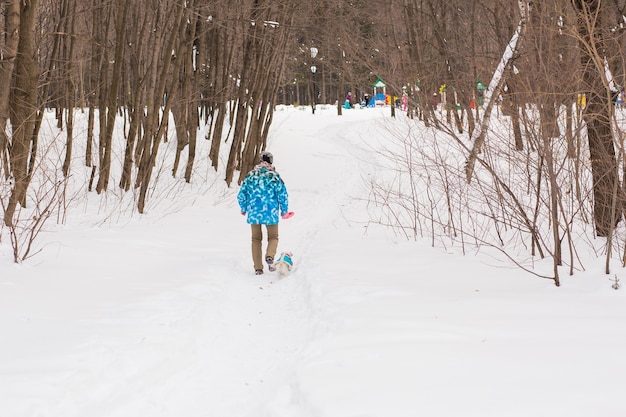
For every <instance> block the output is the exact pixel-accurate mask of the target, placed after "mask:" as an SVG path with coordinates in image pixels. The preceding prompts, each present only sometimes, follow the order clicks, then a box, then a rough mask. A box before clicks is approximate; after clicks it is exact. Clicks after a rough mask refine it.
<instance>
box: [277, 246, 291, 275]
mask: <svg viewBox="0 0 626 417" xmlns="http://www.w3.org/2000/svg"><path fill="white" fill-rule="evenodd" d="M292 257H293V254H292V253H291V252H283V253H281V254H280V256H279V257H278V258H276V260H275V261H274V267H275V268H276V271H277V272H278V274H279V275H282V276H286V275H287V274H288V273H289V271H291V269H292V268H293V259H292Z"/></svg>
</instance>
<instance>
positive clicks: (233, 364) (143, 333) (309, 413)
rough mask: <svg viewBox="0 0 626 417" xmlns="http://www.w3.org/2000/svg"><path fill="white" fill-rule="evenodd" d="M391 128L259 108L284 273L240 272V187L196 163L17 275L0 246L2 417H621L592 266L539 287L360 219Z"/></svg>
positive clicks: (365, 120) (615, 348)
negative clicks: (288, 267) (285, 205)
mask: <svg viewBox="0 0 626 417" xmlns="http://www.w3.org/2000/svg"><path fill="white" fill-rule="evenodd" d="M388 113H389V110H388V109H361V110H356V109H355V110H344V112H343V116H341V117H338V116H337V115H336V111H335V110H334V109H332V108H329V109H323V108H320V109H319V110H318V111H317V112H316V114H315V115H312V114H311V113H310V109H305V110H298V111H296V110H291V109H280V110H279V111H277V113H276V116H275V122H274V124H273V127H272V132H271V134H270V138H269V150H270V151H271V152H273V154H274V159H275V165H276V168H277V170H278V171H279V172H280V173H281V175H282V177H283V179H284V180H285V182H286V185H287V188H288V191H289V195H290V210H293V211H295V212H296V215H295V216H294V217H293V218H292V219H290V220H287V221H282V222H281V225H280V246H279V251H280V250H288V251H292V252H293V253H294V261H295V265H296V268H295V269H294V270H293V271H292V273H291V274H290V275H289V276H288V277H286V278H284V279H279V278H278V276H277V275H276V274H272V273H267V272H266V274H265V275H262V276H260V277H259V276H255V275H254V270H253V268H252V261H251V257H250V230H249V226H248V225H247V224H246V223H245V220H244V218H243V217H242V216H241V215H240V213H239V209H238V207H237V205H236V192H237V186H236V184H234V185H232V186H231V187H230V188H227V187H226V186H225V184H224V183H223V181H222V180H221V179H222V178H223V173H222V172H218V173H216V174H213V173H211V171H210V168H203V166H205V165H206V161H204V164H203V162H202V161H199V162H198V163H197V167H198V168H197V170H198V172H197V175H196V177H195V179H194V181H192V184H191V185H187V184H185V183H184V182H183V181H182V180H176V181H172V180H171V179H168V178H167V177H168V172H165V171H164V173H163V175H162V177H163V178H162V180H160V181H172V182H173V184H174V185H172V186H171V187H170V188H169V189H168V190H169V191H168V192H165V191H161V192H160V194H158V195H153V196H151V197H150V198H151V200H150V201H151V203H150V208H149V210H148V212H147V213H146V214H144V215H139V214H137V213H131V212H130V210H129V209H128V208H124V207H126V206H124V204H122V203H119V205H117V206H116V204H117V203H116V202H115V201H114V200H115V198H119V199H120V201H122V200H123V197H107V198H104V200H107V201H106V203H103V202H102V200H103V199H102V198H101V197H99V196H97V195H95V194H94V193H92V194H90V195H89V203H84V202H83V201H82V200H81V199H76V200H75V201H74V204H73V206H72V208H71V209H70V210H69V211H68V221H67V222H66V224H64V225H62V226H56V225H53V224H52V221H50V224H49V225H48V227H47V231H46V232H44V233H43V234H42V235H41V236H40V237H39V238H38V243H39V245H43V252H41V253H40V254H38V255H36V256H35V257H32V258H30V259H29V260H28V261H27V262H24V263H22V264H14V263H13V262H12V259H13V258H12V252H11V247H10V243H9V238H8V235H7V234H6V232H5V233H4V234H3V235H2V242H1V243H0V334H1V337H0V416H2V417H131V416H132V417H137V416H145V417H183V416H184V417H381V416H385V417H402V416H406V417H414V416H428V417H460V416H463V417H474V416H476V417H516V416H519V417H539V416H546V417H561V416H563V417H566V416H567V417H589V416H602V417H618V416H620V417H621V416H624V415H626V355H625V354H624V352H625V351H626V332H625V331H624V329H625V328H626V300H625V298H624V291H623V290H619V291H615V290H613V289H611V286H610V282H609V280H608V278H607V276H606V275H603V274H601V273H599V272H598V271H601V270H602V267H601V264H602V262H603V261H602V260H598V261H597V264H598V265H592V266H591V267H590V268H589V269H588V272H578V273H577V274H576V275H574V276H571V277H570V276H567V275H566V274H563V276H562V277H561V280H562V286H561V287H560V288H557V287H555V286H554V284H553V283H552V282H551V281H550V280H546V279H541V278H537V277H534V276H533V275H530V274H528V273H525V272H522V271H520V270H519V269H516V268H514V267H513V266H510V267H507V266H506V264H505V263H503V262H501V261H496V260H494V258H493V257H490V256H487V255H484V254H471V255H466V256H461V255H460V254H459V253H458V251H456V250H454V248H446V249H443V248H433V247H431V245H430V241H427V240H425V241H421V240H418V241H405V240H402V239H401V238H397V237H394V235H393V234H391V233H390V232H389V231H386V230H384V229H382V228H381V227H378V226H376V225H374V224H372V223H370V222H368V211H367V208H366V205H367V200H368V195H369V192H370V189H369V179H370V178H372V177H375V176H376V174H377V166H376V157H377V155H376V153H375V152H372V147H373V146H377V145H376V144H378V143H380V140H381V138H382V139H383V140H384V138H385V135H386V133H385V132H386V131H387V127H388V126H389V125H390V124H393V123H403V122H404V120H403V118H404V116H403V115H402V114H400V115H399V116H398V117H397V118H396V119H395V120H393V119H391V118H390V117H389V114H388ZM83 140H84V139H83ZM78 141H80V139H78ZM201 142H202V143H201V146H200V149H204V147H206V145H207V142H206V141H201ZM224 146H229V144H225V145H224ZM174 147H175V143H173V141H172V142H171V143H169V146H168V147H166V148H167V149H174ZM163 152H165V151H163ZM202 152H204V151H203V150H200V151H199V155H200V154H201V153H202ZM77 158H79V157H77ZM202 158H205V159H206V157H204V156H201V157H200V159H202ZM77 161H78V159H77ZM118 162H119V156H118ZM114 163H116V162H114ZM79 164H80V162H77V165H79ZM222 165H223V164H222ZM203 169H205V171H204V172H203V171H202V170H203ZM220 169H223V167H220ZM199 178H200V179H199ZM117 180H118V178H114V179H113V180H112V181H111V184H117ZM111 188H114V186H112V187H111ZM112 194H113V195H114V196H115V195H117V194H120V193H119V192H118V191H114V192H113V193H112ZM592 262H593V261H592ZM588 266H589V265H588ZM548 268H549V267H548ZM618 275H623V274H622V273H621V271H618Z"/></svg>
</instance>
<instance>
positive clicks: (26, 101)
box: [4, 0, 39, 226]
mask: <svg viewBox="0 0 626 417" xmlns="http://www.w3.org/2000/svg"><path fill="white" fill-rule="evenodd" d="M20 4H21V6H20V7H21V12H20V25H19V33H20V38H19V42H18V47H17V59H16V61H15V71H14V87H15V88H14V92H13V95H12V99H11V104H10V106H11V111H10V113H11V114H10V116H11V117H10V118H11V125H12V127H13V129H12V131H13V138H12V146H11V153H10V159H11V162H10V163H11V169H12V174H13V178H14V184H13V189H12V191H11V196H10V197H9V203H8V204H7V208H6V211H5V213H4V223H5V224H6V225H7V226H12V225H13V216H14V214H15V210H16V208H17V205H18V204H20V205H22V206H24V205H25V200H26V190H27V189H28V178H29V176H28V161H29V156H30V153H31V145H32V142H33V132H34V131H35V119H36V114H37V81H38V79H39V77H38V72H37V61H36V57H35V54H36V46H35V23H36V16H37V8H38V7H39V1H38V0H30V1H21V2H20Z"/></svg>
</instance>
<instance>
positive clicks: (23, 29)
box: [0, 0, 626, 283]
mask: <svg viewBox="0 0 626 417" xmlns="http://www.w3.org/2000/svg"><path fill="white" fill-rule="evenodd" d="M0 7H1V9H2V16H1V20H0V27H1V28H2V35H3V36H2V38H1V39H0V53H1V54H0V123H1V126H0V171H1V173H2V178H3V181H4V182H5V186H4V187H3V188H2V190H3V191H1V192H0V202H1V203H2V208H3V223H4V226H5V227H8V228H11V227H15V223H16V219H17V215H16V211H17V210H19V208H20V207H25V206H26V205H27V204H28V199H27V195H28V192H29V187H30V186H31V181H32V178H33V173H34V171H35V170H36V169H37V167H38V166H39V164H38V162H37V161H38V159H39V158H41V155H40V154H39V152H40V149H39V130H40V127H41V122H42V117H43V114H44V113H45V112H50V111H53V112H54V114H56V121H57V125H58V128H59V129H60V130H61V131H62V132H64V134H63V135H62V140H64V141H65V143H64V155H63V158H62V160H60V161H58V164H56V165H55V166H57V167H58V169H59V172H60V174H59V178H61V180H56V181H57V182H62V178H63V177H67V176H68V175H69V172H70V171H71V164H76V163H80V164H83V165H84V166H86V167H89V168H90V169H91V170H92V177H91V181H90V183H89V184H88V187H89V190H90V191H92V192H94V193H97V194H103V195H105V194H106V193H107V192H109V191H110V190H111V189H113V188H117V189H118V190H119V191H121V192H129V191H136V196H137V197H136V201H135V204H136V207H137V210H138V212H140V213H142V212H143V211H144V209H145V205H146V199H147V198H148V195H149V189H150V184H151V182H153V181H154V180H155V179H154V177H153V176H154V173H153V170H154V166H155V160H156V158H157V155H158V154H159V149H160V145H161V144H162V143H163V142H164V141H167V140H168V137H167V135H166V132H167V128H168V121H169V120H170V115H171V116H172V117H173V120H174V124H175V132H176V138H175V140H176V157H175V160H174V164H173V166H171V167H170V172H171V174H172V175H173V176H180V177H184V179H185V181H187V182H192V181H193V175H192V174H193V168H194V160H195V158H196V156H197V155H196V144H197V141H198V140H208V141H210V143H211V146H210V155H208V157H209V158H210V159H211V161H212V164H213V167H214V168H215V169H217V168H218V163H219V158H218V155H219V154H220V150H221V149H220V148H221V147H223V146H228V147H229V151H228V158H227V161H226V167H225V178H224V180H225V181H226V183H227V184H231V183H237V182H238V181H240V180H241V179H242V175H244V174H245V173H246V172H247V171H248V170H249V169H250V168H251V167H252V165H253V164H254V161H255V160H256V158H257V155H258V154H259V152H260V151H261V150H263V149H264V148H265V146H266V141H267V135H268V131H269V127H270V125H271V123H272V119H273V112H274V108H275V106H276V105H277V104H300V105H314V104H315V103H331V104H332V103H338V106H337V110H338V115H340V114H341V107H340V103H341V102H342V100H343V98H344V96H345V94H346V92H348V91H350V92H352V94H353V95H354V96H355V97H362V96H363V94H365V93H368V94H370V93H371V91H372V84H373V83H374V82H375V81H376V79H377V78H381V79H383V80H384V81H385V82H386V84H387V89H388V91H389V92H390V94H392V95H398V96H400V95H402V94H403V93H405V94H406V95H408V97H409V99H410V101H409V109H408V112H407V114H408V115H409V117H410V118H415V120H418V121H419V123H423V125H424V126H426V127H429V128H433V129H437V130H439V131H441V132H444V133H445V134H447V135H448V136H449V137H450V138H454V139H455V140H457V141H458V142H459V144H461V146H462V148H463V149H464V152H465V154H466V157H467V160H466V165H465V172H464V173H463V177H464V178H465V180H466V184H467V187H470V186H472V184H473V183H475V182H476V181H480V178H481V172H483V173H484V172H487V173H490V174H491V179H490V182H491V183H492V184H495V185H494V187H495V188H496V189H497V192H498V193H500V197H498V199H499V200H500V201H501V203H500V204H502V205H503V206H502V207H500V209H496V210H495V212H498V211H507V210H511V211H512V212H514V213H515V215H514V216H515V218H516V219H517V220H519V222H520V224H522V226H519V227H521V228H523V229H524V230H525V233H527V234H528V235H529V236H530V239H531V241H532V244H531V246H532V248H533V250H532V251H533V253H534V252H535V250H537V251H539V252H541V251H542V250H547V251H549V252H550V255H551V256H552V257H553V258H554V259H555V265H557V266H559V265H561V264H562V262H563V259H562V255H561V244H562V243H563V242H566V241H568V239H564V236H566V235H568V233H569V232H571V230H572V228H571V222H570V219H569V218H568V215H567V214H566V210H565V209H564V208H563V205H562V204H563V200H562V199H563V198H564V193H566V192H567V193H568V195H570V196H574V197H573V198H574V199H575V200H576V201H579V202H580V204H579V205H577V206H576V207H578V208H574V209H573V211H574V212H576V213H577V214H576V215H577V216H578V215H580V214H581V213H583V214H584V207H585V204H588V203H589V202H591V203H590V204H591V205H592V214H591V217H590V218H589V219H587V221H588V222H590V223H591V224H593V227H594V230H595V232H596V234H597V236H600V237H607V238H608V239H607V241H608V242H609V245H607V246H610V242H611V240H612V239H613V238H614V232H615V227H616V226H617V225H618V224H619V223H620V220H621V219H622V217H623V213H622V211H623V207H624V196H623V184H622V182H623V181H624V179H625V178H626V173H625V172H624V170H623V161H624V160H626V154H625V153H624V149H623V142H622V135H621V130H620V128H619V127H618V126H617V121H616V117H615V108H614V103H615V99H616V97H617V96H618V95H619V94H620V91H621V88H622V87H621V86H623V85H624V84H625V83H626V80H625V79H624V78H625V71H624V67H625V66H624V58H625V57H626V55H625V54H624V45H623V43H624V37H625V34H624V31H626V27H625V25H626V17H625V16H624V8H625V7H626V0H587V1H584V0H547V1H542V2H532V1H521V0H508V1H504V2H503V1H499V0H477V1H467V0H446V1H442V0H389V1H385V2H371V1H364V0H333V1H328V0H307V1H300V0H287V1H280V2H279V1H274V0H136V1H127V0H93V1H89V2H85V1H79V0H4V1H2V2H1V3H0ZM313 49H314V50H316V51H318V53H317V54H312V53H311V51H312V50H313ZM507 51H508V55H507ZM312 66H315V68H316V69H317V70H316V71H315V72H312V71H311V67H312ZM479 81H482V82H483V83H485V84H488V85H489V90H488V91H487V93H486V97H485V98H486V100H485V103H484V107H482V106H479V105H478V104H477V103H478V101H477V95H478V94H479V93H480V92H479V91H478V90H477V88H476V87H477V83H478V82H479ZM442 85H446V86H447V100H446V103H443V104H441V105H439V106H435V105H434V104H435V103H433V100H432V96H433V94H435V95H436V94H437V93H438V92H439V91H440V86H442ZM481 104H482V103H481ZM437 109H439V112H437V111H436V110H437ZM76 111H81V112H86V113H87V114H88V121H89V123H88V129H87V131H86V132H84V133H82V132H81V134H79V135H77V134H75V131H74V129H73V126H74V114H75V112H76ZM500 112H501V115H502V116H503V117H506V118H508V119H507V120H508V123H510V126H511V134H510V137H498V138H494V137H490V134H491V133H490V129H489V126H490V120H491V117H492V116H493V115H495V114H500ZM120 123H121V124H123V132H124V141H125V151H124V157H123V160H122V161H121V165H122V166H121V167H119V168H120V170H121V175H120V177H119V178H113V177H112V175H111V168H112V164H114V163H115V162H114V161H113V160H112V157H111V155H112V146H113V142H114V134H115V132H116V129H117V128H119V124H120ZM201 123H205V124H207V125H208V126H210V129H209V131H208V134H207V135H206V137H198V135H197V133H198V126H199V125H200V124H201ZM116 124H118V126H116ZM491 136H493V135H491ZM494 141H498V142H504V143H507V144H508V145H510V149H512V150H513V151H515V152H517V153H518V154H519V155H528V154H529V153H531V152H532V154H533V155H534V156H535V159H533V161H534V163H535V165H534V166H533V167H527V169H528V170H529V171H528V172H526V175H527V180H528V182H529V183H535V184H536V187H534V191H529V194H533V193H535V194H536V201H537V207H539V205H542V206H543V205H545V207H547V209H546V212H547V213H549V218H550V221H549V222H548V223H549V226H547V227H546V230H550V233H552V236H551V237H550V238H549V239H547V238H545V237H544V235H543V234H542V232H541V231H540V230H539V229H538V227H539V226H538V224H537V219H538V218H539V215H537V213H538V211H539V210H538V209H537V210H535V211H534V213H529V212H527V210H526V209H525V208H524V207H522V206H523V204H522V203H520V201H519V200H520V196H519V195H517V194H516V192H514V191H513V190H512V188H511V187H510V184H508V183H507V182H506V181H504V180H503V178H502V177H501V176H500V174H498V172H497V170H496V169H494V167H495V165H496V162H494V160H493V159H491V158H495V157H494V155H493V154H491V153H490V152H489V149H490V148H489V147H490V146H492V145H491V144H492V143H493V142H494ZM76 142H81V143H84V144H85V149H86V152H85V154H84V155H76V154H75V153H74V152H73V151H74V149H75V146H74V145H75V143H76ZM562 148H563V149H565V150H566V152H565V154H564V155H562V154H561V153H560V149H562ZM81 149H82V148H81ZM581 150H586V151H581ZM585 152H588V154H589V155H588V156H587V157H586V156H585V155H586V154H585ZM522 158H528V157H527V156H522ZM78 161H80V162H78ZM565 164H568V165H570V164H571V165H572V166H573V168H572V172H573V174H572V178H573V180H572V189H571V190H564V189H563V188H562V185H563V184H562V183H561V182H560V181H559V179H558V178H559V169H561V168H562V167H563V166H564V165H565ZM586 169H588V170H589V171H590V172H591V177H592V181H591V183H592V190H591V192H590V193H589V194H585V189H584V187H582V186H581V184H580V181H579V179H580V178H583V174H582V173H583V171H584V170H586ZM51 177H55V178H56V175H55V176H51ZM111 180H115V183H112V182H111ZM543 184H545V186H544V185H543ZM570 192H571V194H569V193H570ZM540 202H541V204H540ZM495 217H497V215H495V214H494V218H495ZM583 217H584V216H583ZM494 222H495V220H494ZM505 223H506V222H505ZM560 225H562V226H560ZM516 227H518V226H516ZM548 241H549V242H551V243H547V242H548ZM570 252H571V251H570ZM625 254H626V251H625ZM625 258H626V255H625ZM557 283H558V280H557Z"/></svg>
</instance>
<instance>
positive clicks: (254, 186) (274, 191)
mask: <svg viewBox="0 0 626 417" xmlns="http://www.w3.org/2000/svg"><path fill="white" fill-rule="evenodd" d="M273 163H274V156H273V155H272V154H271V153H270V152H267V151H263V152H261V155H260V161H259V163H258V165H256V166H255V167H254V168H253V169H252V171H250V172H249V173H248V174H246V177H245V178H244V180H243V183H242V184H241V188H240V189H239V193H238V194H237V202H238V203H239V208H240V209H241V214H242V215H246V214H247V216H248V217H247V222H248V224H250V225H251V228H252V262H253V264H254V272H255V274H256V275H261V274H263V229H262V226H263V225H265V228H266V231H267V247H266V249H265V262H266V263H267V267H268V270H270V271H275V270H276V268H275V267H274V257H275V256H276V250H277V248H278V220H279V215H280V217H282V218H283V219H288V218H290V217H291V216H293V212H289V211H288V210H289V196H288V194H287V187H285V183H284V182H283V180H282V178H281V177H280V174H278V172H276V169H275V168H274V165H273Z"/></svg>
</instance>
